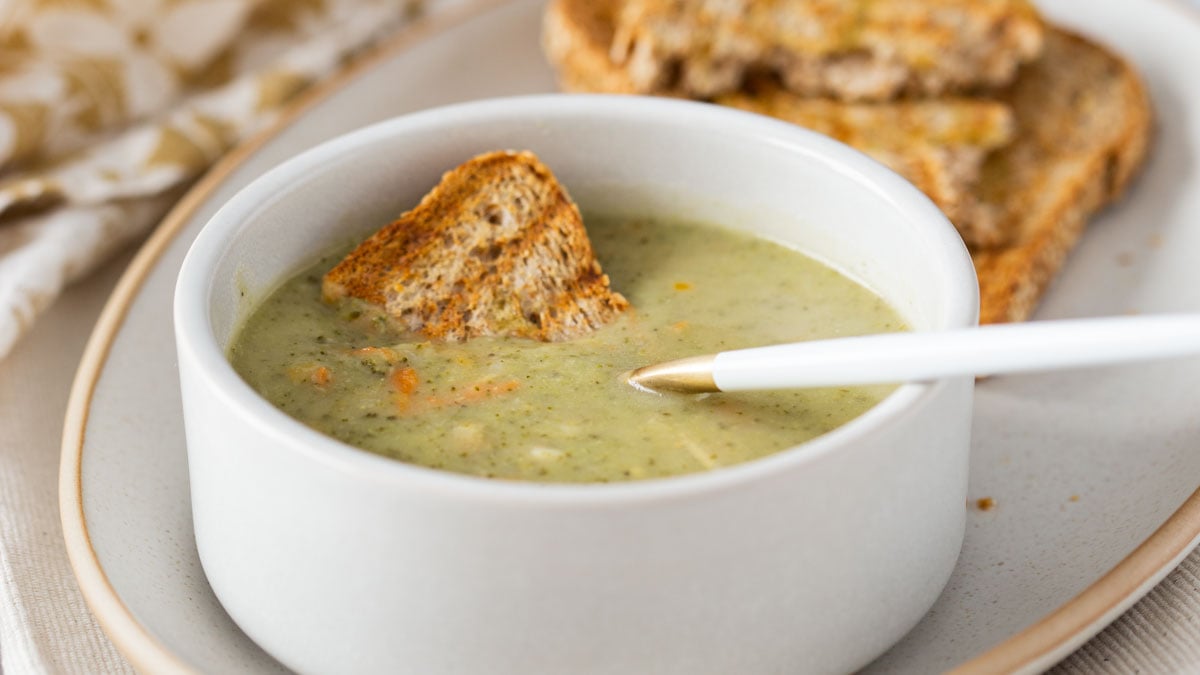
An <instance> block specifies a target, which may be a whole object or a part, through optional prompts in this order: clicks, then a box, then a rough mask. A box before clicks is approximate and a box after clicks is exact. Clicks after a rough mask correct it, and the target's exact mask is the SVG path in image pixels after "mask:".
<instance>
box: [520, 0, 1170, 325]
mask: <svg viewBox="0 0 1200 675" xmlns="http://www.w3.org/2000/svg"><path fill="white" fill-rule="evenodd" d="M621 2H622V0H592V1H591V2H589V1H588V0H552V1H551V3H550V4H549V5H548V7H547V10H546V14H545V24H544V34H543V43H544V48H545V51H546V54H547V57H548V59H549V60H550V62H551V64H552V65H554V66H555V67H556V69H557V71H558V77H559V82H560V85H561V86H562V87H563V88H564V89H566V90H569V91H596V92H612V93H632V92H634V91H635V90H636V88H635V87H634V86H633V85H632V84H631V83H630V81H629V79H628V76H627V74H626V72H625V70H624V69H622V68H620V67H618V66H617V65H616V64H614V63H613V62H612V61H611V59H610V58H609V45H610V44H611V42H612V40H613V35H614V25H613V22H614V21H615V17H616V14H617V12H618V11H619V9H620V7H621ZM663 94H664V95H678V92H677V91H666V92H663ZM993 95H994V96H995V100H994V101H992V102H991V104H997V105H1001V106H1004V107H1006V108H1008V109H1009V110H1010V112H1009V113H1007V115H1010V116H1011V119H1010V121H1011V123H1012V128H1011V133H1009V134H1007V136H1008V138H1007V139H1005V140H1000V139H999V137H998V136H996V135H994V134H990V133H982V134H980V135H979V138H982V139H989V142H988V143H986V144H978V143H977V144H974V145H972V144H967V143H961V144H958V145H957V147H958V148H960V149H959V151H957V152H956V151H955V148H956V144H954V143H947V142H946V140H945V137H944V133H943V138H942V140H940V141H939V133H938V132H937V131H936V129H935V128H931V127H928V126H927V125H926V126H925V127H924V128H922V126H921V125H916V126H911V125H910V126H908V127H907V128H908V129H909V130H910V131H912V132H915V133H912V134H904V133H900V134H899V135H897V136H895V138H892V139H887V138H885V139H883V140H882V141H881V140H880V138H879V136H878V134H880V133H891V132H883V131H880V130H879V129H876V128H875V127H876V126H878V125H880V124H884V123H885V121H887V120H889V119H893V118H894V119H895V120H898V121H895V122H892V123H891V124H893V125H896V124H898V125H899V127H898V128H900V129H903V128H905V127H906V123H905V122H904V121H903V120H904V115H903V114H899V115H897V113H899V112H900V111H901V110H902V109H903V107H904V106H907V105H909V104H908V103H906V102H894V103H882V104H877V106H878V107H874V106H868V105H866V104H845V103H840V102H837V101H830V100H822V99H805V98H802V97H798V96H795V95H794V94H791V93H788V92H781V91H779V90H778V89H769V88H768V89H766V90H762V89H759V90H754V91H743V92H740V93H736V94H732V95H730V96H727V97H724V98H723V99H721V100H722V102H725V103H735V104H737V105H738V106H739V107H743V108H750V109H757V111H758V112H764V113H768V114H775V115H778V116H780V117H781V118H783V119H791V121H793V122H799V123H803V124H806V125H808V126H812V127H815V128H817V129H818V130H821V131H824V132H826V133H829V134H830V135H833V136H835V137H838V138H841V139H842V140H844V141H846V142H847V143H849V144H851V145H856V144H857V145H858V147H859V149H861V150H863V151H864V152H867V153H868V154H871V155H873V156H875V157H876V159H879V160H880V161H882V162H884V163H887V164H889V165H890V166H892V167H893V169H895V170H896V171H897V172H898V173H900V174H901V175H904V176H905V178H907V179H909V180H910V181H911V182H913V183H914V184H915V185H916V186H917V187H918V188H920V189H921V190H922V191H924V192H925V193H926V194H927V195H929V196H930V197H931V198H932V199H933V201H934V202H935V203H937V204H938V206H939V207H940V208H942V209H943V210H944V211H945V212H946V213H947V215H948V216H949V217H950V218H951V220H952V222H954V223H955V225H956V226H957V227H958V229H959V231H960V233H962V234H963V236H964V240H965V241H967V243H968V245H969V246H970V247H971V253H972V258H973V260H974V262H975V268H976V272H977V274H978V277H979V285H980V295H981V308H980V311H981V321H982V322H983V323H998V322H1006V321H1020V320H1024V319H1026V318H1028V317H1029V316H1030V314H1031V313H1032V312H1033V310H1034V309H1035V308H1036V306H1037V303H1038V301H1039V299H1040V298H1041V296H1042V294H1043V293H1044V291H1045V289H1046V288H1047V286H1048V285H1049V284H1050V282H1051V281H1052V280H1053V278H1054V276H1055V275H1056V274H1057V273H1058V271H1059V269H1060V268H1061V266H1062V264H1063V262H1064V261H1065V259H1066V256H1067V254H1068V253H1069V252H1070V250H1071V249H1072V248H1073V247H1074V245H1075V243H1076V241H1077V240H1078V238H1079V236H1080V234H1081V233H1082V231H1083V229H1084V227H1085V225H1086V223H1087V221H1088V219H1089V218H1090V217H1091V216H1092V215H1093V214H1095V213H1096V212H1097V211H1099V210H1100V209H1101V208H1103V207H1104V206H1105V205H1107V204H1108V203H1110V202H1112V201H1113V200H1115V199H1116V198H1117V197H1119V196H1120V195H1121V194H1122V193H1123V191H1124V190H1125V188H1126V186H1127V185H1128V184H1129V182H1130V181H1131V180H1132V178H1133V176H1134V175H1136V173H1137V171H1138V169H1139V168H1140V167H1141V165H1142V164H1143V161H1144V158H1145V155H1146V150H1147V147H1148V145H1149V141H1150V137H1151V130H1152V112H1151V106H1150V102H1149V99H1148V97H1147V95H1146V91H1145V87H1144V86H1143V84H1142V82H1141V79H1140V78H1139V76H1138V74H1137V73H1136V71H1135V70H1134V69H1133V68H1132V67H1131V66H1130V65H1129V64H1128V63H1127V62H1126V61H1124V60H1123V59H1122V58H1121V57H1119V56H1118V55H1116V54H1114V53H1113V52H1111V51H1109V50H1108V49H1106V48H1105V47H1103V46H1101V45H1099V44H1096V43H1094V42H1092V41H1090V40H1087V39H1086V38H1083V37H1081V36H1078V35H1074V34H1071V33H1069V32H1067V31H1063V30H1061V29H1058V28H1054V27H1052V26H1047V27H1046V29H1045V33H1044V37H1043V48H1042V53H1041V55H1040V56H1039V58H1038V59H1037V60H1036V61H1034V62H1032V63H1029V64H1027V65H1025V66H1024V67H1023V68H1022V69H1021V70H1020V72H1019V73H1018V75H1017V77H1016V79H1015V81H1014V83H1013V84H1012V85H1010V86H1009V87H1007V88H1005V89H1003V90H1001V91H999V92H996V93H995V94H993ZM965 103H966V102H964V101H962V100H957V101H956V100H955V99H946V98H942V99H933V100H930V101H926V102H923V103H921V105H928V106H931V107H930V108H927V109H926V112H927V113H928V114H931V115H933V117H932V118H931V119H940V120H943V121H944V120H947V119H956V120H958V121H956V122H955V123H954V124H953V128H956V129H960V130H962V131H959V132H956V133H959V134H961V136H960V138H962V139H967V138H970V137H971V135H972V134H973V133H978V131H976V132H970V131H967V130H970V129H977V130H980V129H984V130H985V129H987V128H988V127H990V126H991V127H996V128H999V126H997V125H996V124H995V120H996V119H999V116H997V115H996V113H991V114H989V115H983V116H974V115H968V116H967V117H966V118H962V119H959V117H958V115H961V112H962V111H963V110H969V109H971V108H970V106H969V105H967V106H966V107H965V108H964V107H962V106H963V105H965ZM976 103H977V104H980V105H985V106H986V105H989V104H988V103H987V102H981V101H976ZM896 106H900V107H899V108H897V107H896ZM942 106H946V107H945V108H942ZM940 109H944V110H947V111H951V110H958V111H959V112H958V113H952V112H951V113H947V114H946V115H941V114H939V113H936V112H935V111H938V110H940ZM983 109H986V108H983ZM863 110H866V111H867V112H866V113H863V112H862V111H863ZM814 111H816V112H817V113H819V114H814ZM972 120H975V121H972ZM978 120H984V124H983V125H982V126H977V124H978ZM988 120H991V121H988ZM1005 124H1007V123H1005ZM1000 126H1002V125H1000ZM923 134H924V137H923V138H918V137H921V136H922V135H923ZM896 139H908V140H903V141H902V142H899V143H897V142H895V141H896ZM889 145H890V146H892V147H890V148H889V147H886V146H889ZM872 146H873V147H872ZM984 146H986V147H984ZM963 148H966V149H967V150H968V151H967V152H963V151H962V149H963ZM981 150H982V151H981ZM936 176H940V177H942V178H941V179H937V178H934V177H936ZM939 182H940V183H941V185H942V186H944V187H939ZM964 209H965V213H964ZM981 214H982V215H981ZM980 218H982V220H980ZM977 222H980V223H983V225H984V226H983V227H979V226H977V225H976V223H977ZM997 242H1003V243H997Z"/></svg>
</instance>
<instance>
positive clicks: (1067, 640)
mask: <svg viewBox="0 0 1200 675" xmlns="http://www.w3.org/2000/svg"><path fill="white" fill-rule="evenodd" d="M1154 1H1155V2H1157V3H1159V4H1161V5H1165V6H1168V7H1170V8H1171V9H1173V11H1175V12H1176V13H1178V14H1180V15H1181V16H1185V17H1186V18H1187V19H1189V20H1190V21H1192V22H1194V23H1195V24H1196V27H1197V28H1198V29H1200V9H1197V7H1196V6H1195V5H1192V4H1189V3H1188V2H1186V0H1154ZM513 2H514V0H473V1H472V2H470V3H469V4H467V5H466V6H464V7H460V8H453V9H450V10H448V11H446V12H445V13H442V14H438V15H435V16H432V17H423V18H418V19H416V20H415V21H414V22H413V23H412V24H410V25H409V26H407V27H404V28H401V29H399V31H398V33H397V34H396V35H395V36H391V37H388V38H385V39H384V40H382V41H381V42H380V43H379V44H378V45H376V46H374V47H372V48H370V49H368V50H367V51H366V52H365V53H363V54H362V55H360V56H358V57H355V58H353V59H351V60H350V62H348V63H347V64H346V65H344V66H342V67H341V68H340V69H339V70H338V71H337V72H336V73H335V74H334V75H332V76H331V77H329V78H327V79H325V80H324V81H322V82H319V83H317V84H315V85H313V86H311V87H309V88H308V89H307V90H305V91H304V92H303V93H302V94H300V95H299V96H298V97H297V99H296V100H295V101H293V102H292V103H290V104H289V105H288V106H287V107H286V108H285V109H284V110H283V111H282V112H281V113H280V114H279V116H278V117H277V118H276V119H275V120H274V121H273V122H272V123H271V124H270V125H268V126H267V127H266V128H265V129H263V130H262V131H259V132H257V133H255V134H254V135H252V136H251V137H250V138H248V139H247V140H245V141H243V142H242V143H240V144H239V145H237V146H236V147H235V148H234V149H233V150H231V151H230V152H229V153H227V154H226V155H225V156H224V157H222V158H221V159H220V160H218V161H217V162H216V163H215V164H214V165H213V166H212V167H211V168H210V169H209V170H208V171H207V172H206V173H205V174H204V175H203V176H202V177H201V178H200V179H199V180H198V181H197V182H196V183H195V184H194V185H193V186H192V187H191V188H189V189H188V190H187V192H186V194H185V195H184V196H183V197H182V198H181V199H180V200H179V202H177V203H176V204H175V206H173V207H172V208H171V210H170V211H169V212H168V213H167V215H166V216H164V217H163V219H162V221H161V222H160V223H159V224H158V226H157V227H156V228H155V229H154V230H153V232H152V233H151V234H150V236H149V237H148V238H147V239H146V241H145V243H143V244H142V245H141V247H140V248H139V250H138V251H137V253H136V255H135V256H134V257H133V259H132V260H131V261H130V263H129V265H128V267H127V268H126V269H125V271H124V272H122V274H121V277H120V279H119V280H118V281H117V283H116V285H115V286H114V288H113V291H112V293H111V294H110V295H109V298H108V300H106V301H105V304H104V307H103V309H102V310H101V312H100V314H99V317H98V319H97V321H96V324H95V327H94V328H93V329H92V333H91V335H90V336H89V338H88V341H87V344H86V346H85V347H84V350H83V355H82V357H81V359H80V363H79V366H78V369H77V370H76V373H75V378H74V380H73V382H72V385H71V390H70V395H69V398H68V402H67V412H66V415H65V417H64V421H63V435H62V446H61V456H60V464H59V512H60V519H61V523H62V529H63V539H64V542H65V544H66V548H67V557H68V561H69V563H70V565H71V569H72V571H73V573H74V575H75V578H76V581H77V583H78V585H79V588H80V591H81V593H82V595H83V598H84V601H85V602H86V603H87V605H88V607H89V609H90V610H91V612H92V614H93V616H94V617H95V619H96V622H97V623H98V624H99V625H100V627H101V628H102V629H103V631H104V632H105V634H106V635H107V636H108V637H109V639H110V640H112V642H113V644H114V646H116V648H117V650H118V651H120V652H121V654H122V655H123V656H124V657H125V658H126V659H128V660H129V662H130V663H131V664H132V665H133V666H134V668H135V669H137V670H138V671H140V672H154V673H159V672H169V673H196V672H197V671H196V669H195V668H194V667H192V666H191V665H189V664H188V663H187V661H186V660H185V659H184V658H183V657H182V656H180V655H178V654H176V653H175V652H173V651H171V650H170V649H169V648H167V646H166V645H164V644H163V643H162V642H161V641H160V640H159V639H158V638H156V637H155V636H154V634H153V631H152V630H151V629H150V628H149V627H148V626H146V625H144V624H143V623H141V622H139V621H138V620H137V618H136V617H134V615H133V613H132V611H131V610H130V609H129V607H128V606H126V605H125V603H124V602H123V601H122V600H121V598H120V596H119V595H118V594H117V592H116V589H115V588H113V586H112V583H111V582H110V581H109V579H108V575H107V574H106V573H105V571H104V568H103V566H102V565H101V564H100V561H99V558H98V557H97V555H96V551H95V549H94V548H93V546H92V541H91V535H90V533H89V532H88V525H87V519H86V517H85V516H84V512H83V471H82V470H83V451H84V444H85V442H86V431H87V422H88V417H89V414H90V410H91V403H92V399H93V395H94V393H95V387H96V384H97V382H98V381H99V378H100V375H101V373H102V371H103V369H104V365H105V363H106V362H107V360H108V356H109V353H110V350H111V348H112V345H113V343H114V342H115V340H116V337H117V334H118V333H119V332H120V329H121V327H122V326H123V325H124V322H125V318H126V316H127V314H128V311H129V308H130V306H131V305H132V303H133V301H134V300H135V299H136V298H137V297H138V296H139V295H140V294H141V292H142V290H143V288H144V286H145V281H146V278H147V277H148V276H149V274H150V272H151V271H152V270H154V269H155V268H156V267H157V266H158V264H159V262H160V261H161V258H162V256H163V254H164V253H165V251H166V249H167V248H168V246H169V245H170V244H171V243H172V242H174V241H175V239H176V238H177V237H178V236H179V234H180V233H181V232H182V231H183V229H184V226H185V225H186V224H187V223H188V222H189V221H190V220H191V218H192V216H193V215H195V213H196V211H197V210H199V208H200V207H201V206H202V205H203V204H204V203H205V202H206V201H207V200H208V199H209V197H211V195H212V194H213V193H214V192H215V191H216V190H217V189H218V188H219V187H220V186H221V185H223V184H224V183H225V181H226V180H227V179H228V178H229V176H230V175H231V174H232V173H233V172H234V171H235V170H237V169H238V168H239V167H241V166H242V165H243V164H244V163H245V162H246V161H247V160H249V159H250V158H251V157H252V156H253V155H254V154H256V153H257V152H258V150H260V149H261V148H262V147H263V146H265V145H266V144H267V143H268V142H269V141H271V140H272V139H274V138H275V137H276V136H277V135H279V134H280V133H281V132H282V131H283V130H284V129H286V128H288V127H289V126H291V125H292V124H293V123H294V122H296V121H297V120H299V119H300V118H301V117H303V115H304V114H305V113H307V112H308V111H309V110H311V109H312V108H313V107H315V106H316V105H317V104H318V103H320V102H322V101H325V100H326V99H329V98H330V97H332V96H333V95H335V94H337V93H338V92H340V91H341V90H342V89H344V88H345V87H346V86H347V85H349V84H350V83H351V82H353V81H354V80H356V79H357V78H358V77H360V76H362V75H364V74H366V73H367V72H369V71H371V70H372V69H374V68H376V67H378V66H380V65H382V64H383V63H384V62H386V61H388V60H390V59H392V58H394V57H396V56H398V55H400V54H401V53H403V52H404V51H406V50H407V49H408V48H409V47H411V46H414V45H416V44H418V43H420V42H424V41H426V40H428V39H431V38H433V37H435V36H437V35H440V34H442V33H444V32H447V31H449V30H450V29H452V28H454V27H455V26H458V25H460V24H463V23H466V22H468V21H470V20H472V19H474V18H475V17H477V16H480V15H483V14H485V13H487V12H488V11H490V10H493V9H497V8H499V7H502V6H505V5H508V4H512V3H513ZM1197 544H1200V487H1198V488H1197V489H1196V490H1195V491H1194V492H1193V493H1192V494H1191V495H1190V496H1189V497H1188V498H1187V499H1186V500H1184V502H1183V503H1182V504H1181V505H1180V506H1179V507H1178V508H1177V509H1176V510H1175V511H1174V512H1173V513H1172V514H1171V515H1170V516H1169V517H1168V518H1167V520H1166V521H1165V522H1163V523H1162V524H1161V525H1160V526H1159V527H1158V528H1157V529H1155V531H1154V532H1153V533H1151V534H1150V535H1149V536H1148V537H1147V538H1146V539H1144V540H1143V541H1142V542H1141V543H1140V544H1139V545H1138V546H1137V548H1135V549H1134V550H1133V552H1131V553H1130V554H1129V555H1127V556H1126V557H1125V558H1123V559H1122V560H1121V561H1120V562H1118V563H1117V564H1116V565H1115V566H1114V567H1113V568H1112V569H1110V570H1109V571H1108V572H1107V573H1105V574H1104V575H1103V576H1101V577H1100V578H1099V579H1097V580H1096V581H1094V582H1093V583H1092V584H1091V585H1089V586H1088V587H1087V588H1085V589H1083V590H1082V591H1080V592H1079V593H1078V594H1076V595H1075V596H1074V597H1072V598H1071V599H1069V600H1067V601H1066V602H1065V603H1063V604H1062V605H1060V606H1059V607H1057V608H1056V609H1054V610H1053V611H1051V612H1050V613H1049V614H1046V615H1045V616H1043V617H1042V618H1041V619H1038V620H1037V621H1035V622H1034V623H1032V624H1031V625H1029V626H1026V627H1025V628H1024V629H1022V630H1021V631H1019V632H1017V633H1016V634H1015V635H1012V636H1010V637H1009V638H1007V639H1006V640H1004V641H1002V642H1000V643H998V644H996V645H993V646H992V647H991V648H989V649H987V650H986V651H984V652H982V653H980V654H977V655H976V656H974V657H972V658H970V659H969V660H967V661H965V662H963V663H961V664H959V665H957V666H955V667H954V668H953V669H952V670H951V671H950V672H951V673H954V674H956V675H976V674H983V673H993V672H1036V671H1039V670H1042V669H1045V668H1047V667H1049V666H1051V665H1053V664H1054V663H1056V662H1057V661H1058V660H1060V659H1061V658H1063V657H1065V656H1066V655H1067V654H1068V653H1070V652H1071V651H1072V650H1074V649H1075V648H1077V647H1079V646H1080V645H1081V644H1083V643H1084V642H1086V641H1087V640H1088V639H1090V638H1091V637H1092V636H1094V635H1095V634H1096V633H1098V632H1099V631H1100V630H1102V629H1103V628H1104V627H1105V626H1107V625H1108V624H1109V623H1111V622H1112V621H1113V620H1115V619H1116V618H1117V617H1118V616H1119V615H1120V614H1121V613H1123V612H1124V611H1125V610H1126V609H1128V608H1129V607H1130V606H1132V605H1133V604H1134V603H1136V602H1137V601H1138V600H1140V599H1141V598H1142V597H1143V596H1144V595H1145V594H1146V593H1148V592H1149V591H1150V590H1151V589H1152V588H1153V587H1154V586H1155V585H1157V584H1158V582H1159V581H1161V580H1162V579H1163V578H1164V577H1166V576H1167V575H1168V574H1169V573H1170V572H1171V571H1172V570H1173V569H1175V568H1176V567H1177V566H1178V565H1179V563H1180V562H1182V561H1183V559H1184V558H1185V557H1187V555H1188V554H1189V553H1190V552H1191V551H1192V549H1193V548H1195V547H1196V546H1197Z"/></svg>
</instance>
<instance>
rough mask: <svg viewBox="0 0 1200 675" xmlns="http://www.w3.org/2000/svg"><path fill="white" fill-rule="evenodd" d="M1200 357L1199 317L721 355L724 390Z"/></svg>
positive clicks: (716, 371) (716, 369)
mask: <svg viewBox="0 0 1200 675" xmlns="http://www.w3.org/2000/svg"><path fill="white" fill-rule="evenodd" d="M1189 354H1200V314H1175V315H1171V314H1167V315H1158V316H1139V317H1112V318H1104V319H1076V320H1066V321H1041V322H1032V323H1022V324H1004V325H990V326H981V327H978V328H969V329H964V330H954V331H945V332H923V333H887V334H883V335H866V336H861V337H851V338H842V339H834V340H820V341H812V342H798V343H794V344H785V345H775V346H771V347H759V348H755V349H743V350H738V351H730V352H722V353H720V354H717V356H716V358H715V359H714V360H713V362H712V363H713V380H714V382H715V384H716V386H717V387H718V388H720V389H721V390H722V391H736V390H749V389H782V388H795V387H823V386H836V385H848V384H869V383H882V382H911V381H920V380H931V379H936V378H939V377H947V376H953V375H994V374H999V373H1016V372H1025V371H1036V370H1057V369H1061V368H1077V367H1081V366H1095V365H1103V364H1112V363H1122V362H1127V361H1138V360H1145V359H1158V358H1170V357H1175V356H1185V355H1189Z"/></svg>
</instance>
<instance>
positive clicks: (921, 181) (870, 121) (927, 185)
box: [543, 0, 1015, 246]
mask: <svg viewBox="0 0 1200 675" xmlns="http://www.w3.org/2000/svg"><path fill="white" fill-rule="evenodd" d="M621 5H622V0H590V1H589V0H555V1H554V2H551V3H550V5H549V6H548V7H547V9H546V14H545V23H544V30H543V41H544V45H545V51H546V54H547V57H548V58H549V60H550V61H551V63H552V64H553V65H554V66H555V67H556V69H557V71H558V77H559V82H560V85H561V86H562V88H563V89H565V90H567V91H579V92H607V93H633V92H634V91H635V90H636V89H635V87H633V86H632V84H631V83H630V80H629V77H628V74H627V72H626V71H625V70H624V69H622V68H619V67H617V66H616V65H615V64H613V62H612V61H611V59H610V58H609V44H610V42H611V41H612V39H613V25H612V22H613V21H614V20H615V16H616V14H617V13H618V12H619V8H620V7H621ZM716 102H718V103H721V104H724V105H730V106H734V107H738V108H742V109H746V110H750V111H752V112H758V113H762V114H767V115H771V116H774V117H779V118H780V119H784V120H787V121H789V122H793V123H796V124H800V125H801V126H805V127H808V128H810V129H815V130H817V131H820V132H822V133H825V134H828V135H830V136H833V137H834V138H837V139H838V140H840V141H842V142H844V143H848V144H849V145H852V146H854V147H856V148H858V149H859V150H862V151H863V152H866V153H867V154H869V155H871V156H872V157H874V158H875V159H877V160H879V161H880V162H883V163H884V164H886V165H888V166H889V167H891V168H892V170H894V171H896V172H897V173H899V174H900V175H902V176H904V177H905V178H906V179H908V180H909V182H911V183H913V184H914V185H916V186H917V188H918V189H920V190H921V191H922V192H924V193H925V194H926V195H928V196H929V198H930V199H932V200H933V202H934V203H935V204H937V205H938V207H939V208H940V209H942V211H943V212H944V213H945V214H946V216H947V217H948V218H949V219H950V221H951V222H952V223H954V225H955V227H956V228H958V231H959V233H960V234H962V236H963V239H964V241H966V242H967V243H969V244H972V245H981V246H982V245H996V244H1000V243H1003V242H1004V241H1005V238H1006V237H1007V232H1006V231H1005V230H1003V229H1001V228H1000V227H999V225H998V218H997V213H996V209H995V208H993V207H992V206H990V205H986V204H982V203H981V202H980V200H979V199H978V197H977V194H976V193H977V190H976V189H975V188H976V183H977V181H978V178H979V174H980V171H981V169H982V165H983V160H984V157H985V156H986V155H987V154H988V152H989V151H990V150H992V149H994V148H997V147H1000V146H1002V145H1005V144H1007V143H1008V142H1010V141H1011V140H1012V138H1013V135H1014V130H1015V124H1014V118H1013V115H1012V112H1011V111H1010V110H1009V109H1008V106H1007V105H1006V104H1004V103H1002V102H999V101H988V100H982V99H970V98H943V99H930V100H923V101H896V102H883V103H845V102H841V101H835V100H831V99H822V98H806V97H801V96H797V95H795V94H793V93H791V92H788V91H786V90H785V89H783V88H781V87H780V86H778V84H776V83H775V82H774V79H773V78H769V77H755V78H752V80H751V81H750V82H749V83H748V86H747V87H745V88H744V89H743V90H742V91H739V92H735V93H732V94H726V95H722V96H719V97H717V99H716Z"/></svg>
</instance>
